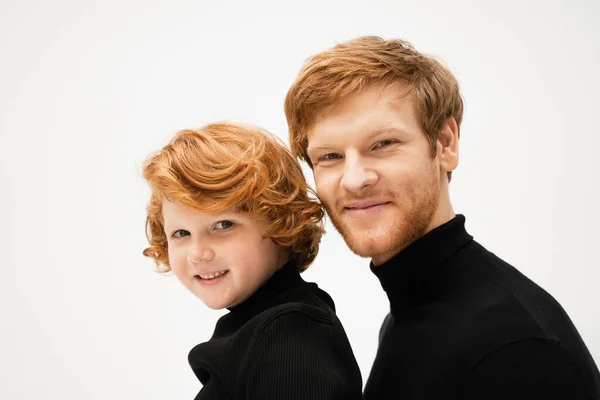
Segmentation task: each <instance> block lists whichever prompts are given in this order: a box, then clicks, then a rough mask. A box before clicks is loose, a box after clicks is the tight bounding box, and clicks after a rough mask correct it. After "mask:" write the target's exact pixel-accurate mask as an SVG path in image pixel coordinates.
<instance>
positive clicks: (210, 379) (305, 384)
mask: <svg viewBox="0 0 600 400" xmlns="http://www.w3.org/2000/svg"><path fill="white" fill-rule="evenodd" d="M189 363H190V365H191V367H192V369H193V371H194V373H195V374H196V376H197V377H198V379H199V380H200V382H202V385H203V387H202V390H200V392H199V393H198V396H197V397H196V399H197V400H199V399H210V400H221V399H223V400H225V399H227V400H232V399H236V400H242V399H248V400H268V399H281V400H293V399H298V400H333V399H336V400H337V399H340V400H341V399H351V400H352V399H357V400H358V399H361V397H362V393H361V392H362V380H361V376H360V370H359V368H358V365H357V363H356V359H355V358H354V354H353V352H352V349H351V348H350V343H349V342H348V338H347V337H346V333H345V331H344V329H343V327H342V325H341V323H340V321H339V319H338V318H337V316H336V314H335V306H334V303H333V300H332V299H331V297H330V296H329V295H328V294H327V293H325V292H324V291H322V290H321V289H319V288H318V287H317V285H316V284H314V283H307V282H305V281H304V280H303V279H302V278H301V277H300V275H299V273H298V271H297V268H296V265H295V264H294V263H293V262H290V263H288V264H286V265H285V266H284V267H282V268H281V269H280V270H278V271H277V272H275V274H274V275H273V276H272V277H271V278H270V279H269V280H268V281H267V282H266V283H265V284H264V285H263V286H262V287H261V288H260V289H258V290H257V291H256V292H255V293H254V294H253V295H252V296H250V297H249V298H248V299H247V300H246V301H244V302H243V303H241V304H239V305H237V306H235V307H233V308H231V309H230V312H229V313H228V314H226V315H224V316H223V317H221V318H220V319H219V321H218V322H217V326H216V327H215V331H214V333H213V336H212V338H211V339H210V340H209V341H208V342H205V343H201V344H199V345H197V346H196V347H194V348H193V349H192V350H191V351H190V354H189Z"/></svg>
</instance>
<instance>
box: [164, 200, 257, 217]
mask: <svg viewBox="0 0 600 400" xmlns="http://www.w3.org/2000/svg"><path fill="white" fill-rule="evenodd" d="M162 211H163V216H165V217H167V216H176V215H182V216H195V217H201V218H218V217H220V216H223V215H239V216H246V214H245V213H243V212H241V211H239V210H237V209H235V208H234V207H229V208H225V209H222V210H219V211H218V212H203V211H201V210H199V209H196V208H193V207H190V206H188V205H186V204H183V203H181V202H177V201H171V200H168V199H163V201H162Z"/></svg>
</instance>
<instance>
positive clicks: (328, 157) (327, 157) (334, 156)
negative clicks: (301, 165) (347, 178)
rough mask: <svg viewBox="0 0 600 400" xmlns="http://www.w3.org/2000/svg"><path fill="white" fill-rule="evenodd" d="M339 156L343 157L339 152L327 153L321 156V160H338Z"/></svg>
mask: <svg viewBox="0 0 600 400" xmlns="http://www.w3.org/2000/svg"><path fill="white" fill-rule="evenodd" d="M338 158H342V156H341V155H339V154H337V153H328V154H325V155H324V156H321V158H320V159H319V160H323V161H327V160H336V159H338Z"/></svg>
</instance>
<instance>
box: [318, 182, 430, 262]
mask: <svg viewBox="0 0 600 400" xmlns="http://www.w3.org/2000/svg"><path fill="white" fill-rule="evenodd" d="M430 176H433V177H435V175H430ZM425 186H426V188H425V189H421V190H422V191H419V189H420V188H413V190H410V188H409V190H408V192H407V193H404V194H402V195H400V194H398V193H386V196H384V197H383V198H384V199H386V200H387V201H391V203H390V204H388V205H386V206H384V207H393V209H392V211H393V212H394V216H393V217H391V218H389V219H387V220H385V221H380V222H383V224H382V225H383V226H379V227H372V228H366V229H365V228H362V227H360V224H359V223H354V224H353V223H352V222H351V220H350V218H348V217H347V216H346V217H340V214H342V213H344V212H345V211H344V210H343V208H342V207H341V206H337V207H336V209H335V210H332V209H331V207H330V206H329V204H327V203H325V202H324V203H323V205H324V207H325V210H326V211H327V214H328V215H329V217H330V218H331V222H332V223H333V226H334V227H335V229H336V230H337V231H338V232H339V233H340V234H341V235H342V237H343V238H344V241H345V242H346V245H347V246H348V247H349V248H350V250H352V252H354V253H355V254H357V255H359V256H361V257H369V258H373V259H380V258H381V259H383V260H385V261H387V260H388V259H389V258H391V257H392V256H394V255H395V254H397V253H399V252H400V251H402V250H404V249H405V248H406V247H408V245H410V244H411V243H413V242H414V241H416V240H417V239H419V238H420V237H421V236H423V235H424V234H425V233H427V231H428V229H429V227H430V225H431V222H432V220H433V217H434V215H435V213H436V211H437V209H438V206H439V203H440V183H439V181H438V180H437V179H435V178H434V179H432V182H430V183H429V184H428V185H425ZM415 189H416V190H415ZM365 198H377V199H379V198H382V197H379V196H374V195H371V194H369V195H367V196H360V198H357V197H356V196H352V197H350V196H347V197H346V198H345V200H361V199H365ZM402 198H404V199H407V200H408V201H407V202H406V205H407V206H408V207H409V208H408V209H407V208H402V203H400V202H399V200H400V199H402ZM338 203H340V202H338ZM342 204H344V203H342ZM386 211H387V210H386ZM349 220H350V221H349Z"/></svg>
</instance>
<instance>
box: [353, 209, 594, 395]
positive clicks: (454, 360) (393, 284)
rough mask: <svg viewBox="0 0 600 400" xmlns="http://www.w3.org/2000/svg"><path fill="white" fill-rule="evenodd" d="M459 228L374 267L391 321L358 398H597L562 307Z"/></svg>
mask: <svg viewBox="0 0 600 400" xmlns="http://www.w3.org/2000/svg"><path fill="white" fill-rule="evenodd" d="M464 224H465V218H464V217H463V216H462V215H458V216H456V217H455V218H454V219H452V220H451V221H449V222H448V223H446V224H444V225H442V226H440V227H438V228H436V229H434V230H432V231H431V232H429V233H428V234H426V235H425V236H423V237H422V238H420V239H419V240H417V241H416V242H414V243H413V244H411V245H410V246H409V247H408V248H406V249H405V250H404V251H402V252H400V253H399V254H397V255H396V256H395V257H393V258H392V259H391V260H389V261H388V262H386V263H384V264H383V265H380V266H374V265H373V264H371V269H372V271H373V273H374V274H375V275H376V276H377V277H378V278H379V280H380V282H381V285H382V287H383V289H384V290H385V291H386V293H387V295H388V298H389V300H390V306H391V312H390V314H388V316H387V317H386V320H385V321H384V324H383V326H382V329H381V332H380V343H379V349H378V352H377V356H376V359H375V362H374V365H373V368H372V370H371V374H370V376H369V379H368V381H367V384H366V387H365V393H364V398H365V399H366V400H375V399H376V400H385V399H403V400H412V399H436V400H437V399H461V400H469V399H486V400H495V399H503V400H504V399H510V400H521V399H523V400H525V399H526V400H537V399H539V400H542V399H543V400H558V399H564V400H583V399H586V400H592V399H600V376H599V374H598V368H597V367H596V365H595V363H594V360H593V359H592V357H591V355H590V353H589V352H588V349H587V348H586V346H585V344H584V342H583V341H582V339H581V337H580V336H579V333H578V332H577V330H576V329H575V327H574V326H573V323H572V322H571V320H570V319H569V317H568V316H567V314H566V312H565V311H564V310H563V308H562V307H561V306H560V305H559V303H558V302H557V301H556V300H555V299H554V298H552V296H550V295H549V294H548V293H547V292H546V291H544V290H543V289H541V288H540V287H539V286H537V285H536V284H535V283H533V282H532V281H531V280H529V279H528V278H527V277H525V276H524V275H523V274H521V273H520V272H519V271H517V270H516V269H515V268H513V267H512V266H510V265H508V264H507V263H505V262H504V261H502V260H501V259H499V258H498V257H496V256H495V255H494V254H492V253H491V252H489V251H487V250H486V249H485V248H483V247H482V246H481V245H479V244H478V243H477V242H475V241H473V238H472V236H470V235H469V234H468V233H467V231H466V230H465V227H464ZM565 268H568V266H565ZM573 279H582V278H581V277H576V276H574V277H573Z"/></svg>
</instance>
